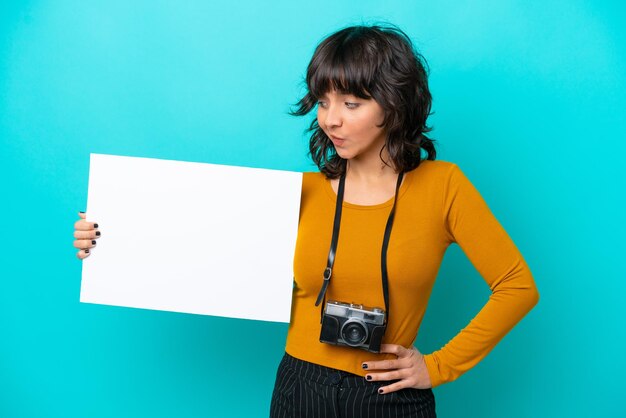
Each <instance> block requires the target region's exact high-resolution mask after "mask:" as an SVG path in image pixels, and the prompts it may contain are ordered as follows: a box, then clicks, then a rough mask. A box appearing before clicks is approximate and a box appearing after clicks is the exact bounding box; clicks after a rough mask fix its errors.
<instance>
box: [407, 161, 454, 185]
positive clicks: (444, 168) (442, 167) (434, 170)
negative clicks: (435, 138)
mask: <svg viewBox="0 0 626 418" xmlns="http://www.w3.org/2000/svg"><path fill="white" fill-rule="evenodd" d="M457 170H459V167H458V165H457V164H456V163H453V162H451V161H444V160H422V162H420V165H419V166H417V167H416V168H414V169H413V170H411V171H410V172H409V173H410V175H411V176H413V177H418V178H420V180H421V181H427V182H436V183H439V182H444V183H445V182H447V181H449V180H450V177H451V176H453V175H454V173H455V171H457Z"/></svg>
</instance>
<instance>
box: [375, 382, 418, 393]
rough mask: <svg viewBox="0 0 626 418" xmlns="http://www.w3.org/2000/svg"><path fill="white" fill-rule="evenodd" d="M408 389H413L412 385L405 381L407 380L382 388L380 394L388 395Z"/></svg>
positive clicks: (379, 390) (379, 389)
mask: <svg viewBox="0 0 626 418" xmlns="http://www.w3.org/2000/svg"><path fill="white" fill-rule="evenodd" d="M408 387H411V385H410V384H409V382H408V381H407V380H406V379H405V380H400V381H399V382H396V383H392V384H391V385H387V386H381V387H380V388H378V393H379V394H381V395H386V394H388V393H391V392H396V391H398V390H400V389H406V388H408Z"/></svg>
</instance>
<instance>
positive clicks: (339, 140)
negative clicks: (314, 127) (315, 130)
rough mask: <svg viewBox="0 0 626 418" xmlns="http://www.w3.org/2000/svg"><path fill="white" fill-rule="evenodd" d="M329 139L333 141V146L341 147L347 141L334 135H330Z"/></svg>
mask: <svg viewBox="0 0 626 418" xmlns="http://www.w3.org/2000/svg"><path fill="white" fill-rule="evenodd" d="M329 138H330V140H331V141H333V144H335V145H341V144H343V142H344V141H345V139H344V138H339V137H338V136H334V135H330V136H329Z"/></svg>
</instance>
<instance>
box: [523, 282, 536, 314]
mask: <svg viewBox="0 0 626 418" xmlns="http://www.w3.org/2000/svg"><path fill="white" fill-rule="evenodd" d="M524 301H525V302H526V306H527V308H528V310H529V311H530V310H531V309H532V308H534V307H535V306H536V305H537V303H539V290H538V289H537V286H536V285H535V284H534V282H533V285H532V286H530V287H528V288H527V289H526V291H525V292H524Z"/></svg>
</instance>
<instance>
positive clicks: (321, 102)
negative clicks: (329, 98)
mask: <svg viewBox="0 0 626 418" xmlns="http://www.w3.org/2000/svg"><path fill="white" fill-rule="evenodd" d="M317 105H318V106H319V107H326V102H323V101H321V100H318V101H317Z"/></svg>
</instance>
